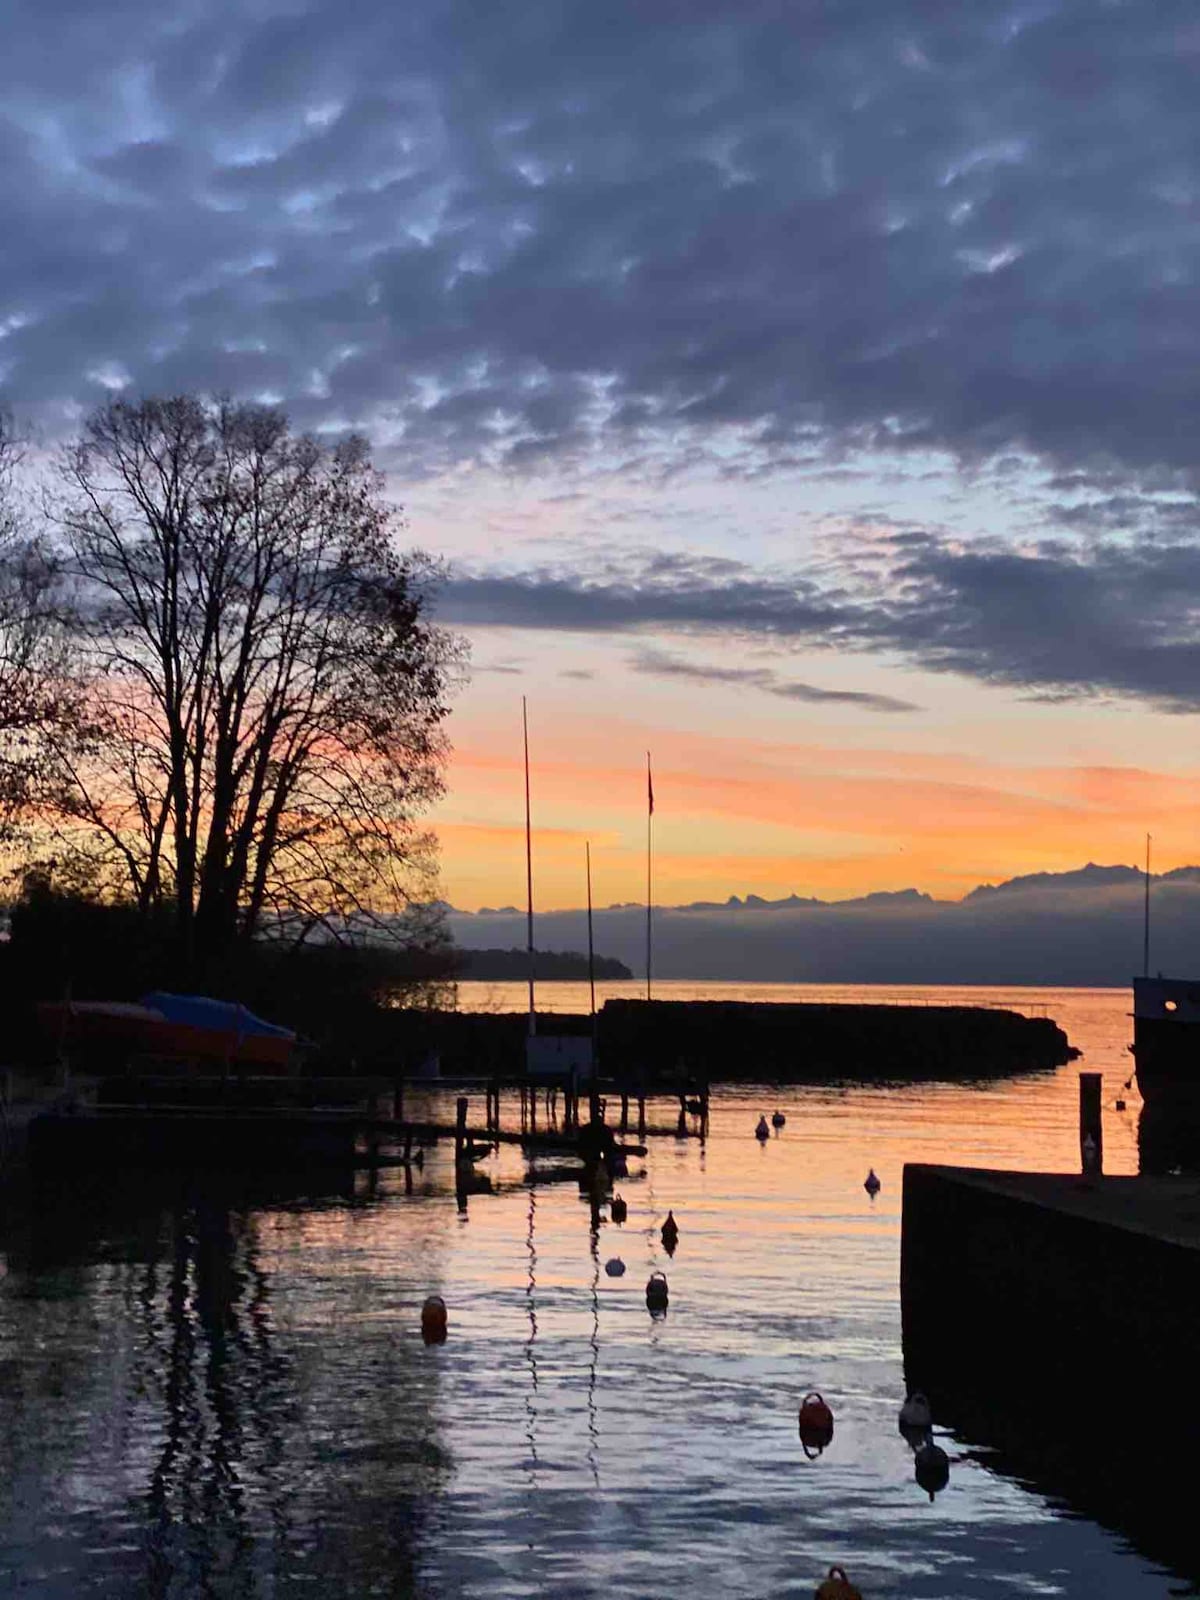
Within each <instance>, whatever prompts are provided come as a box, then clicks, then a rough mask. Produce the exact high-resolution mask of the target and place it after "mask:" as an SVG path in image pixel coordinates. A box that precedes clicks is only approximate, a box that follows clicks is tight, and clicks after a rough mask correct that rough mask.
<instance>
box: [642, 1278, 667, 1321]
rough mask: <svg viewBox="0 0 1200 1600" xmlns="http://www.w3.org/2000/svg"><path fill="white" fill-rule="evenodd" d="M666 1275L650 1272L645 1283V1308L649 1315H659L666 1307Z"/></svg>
mask: <svg viewBox="0 0 1200 1600" xmlns="http://www.w3.org/2000/svg"><path fill="white" fill-rule="evenodd" d="M667 1301H668V1294H667V1275H666V1273H665V1272H652V1273H651V1274H650V1277H649V1279H648V1280H647V1283H646V1309H647V1310H648V1311H649V1312H650V1314H651V1316H654V1315H656V1314H657V1315H661V1314H662V1313H663V1312H665V1311H666V1309H667Z"/></svg>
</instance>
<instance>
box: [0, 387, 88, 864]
mask: <svg viewBox="0 0 1200 1600" xmlns="http://www.w3.org/2000/svg"><path fill="white" fill-rule="evenodd" d="M21 462H22V447H21V443H20V441H19V439H18V437H17V435H16V432H15V430H14V428H13V425H12V422H11V420H10V419H9V418H8V417H6V416H5V415H4V414H3V413H0V836H3V838H4V839H5V841H6V843H11V840H12V835H13V829H14V823H15V820H16V819H17V818H18V817H20V816H21V814H22V813H23V812H24V811H25V810H26V809H27V805H28V800H29V796H30V792H31V788H32V786H33V784H34V781H35V778H36V776H37V775H38V774H39V773H42V772H44V766H43V758H44V755H45V750H44V746H43V741H42V737H41V735H42V731H43V730H44V729H45V728H46V727H47V726H49V725H51V724H53V723H59V724H62V725H64V726H65V725H66V723H67V722H69V721H70V720H72V719H71V715H70V709H71V706H70V699H69V692H68V691H69V675H68V673H67V672H66V670H65V656H64V636H63V634H62V632H61V630H60V628H59V626H58V606H57V600H58V593H57V591H58V583H59V576H60V575H59V569H58V564H57V563H56V561H55V560H54V558H53V556H52V555H51V552H50V550H49V547H48V545H47V544H46V542H45V540H44V539H43V538H41V537H39V536H38V534H37V533H36V532H34V531H32V530H31V529H30V527H29V526H28V522H27V519H26V517H25V516H24V515H23V514H22V513H23V507H22V505H21V503H20V497H19V493H18V482H17V479H18V472H19V469H20V466H21Z"/></svg>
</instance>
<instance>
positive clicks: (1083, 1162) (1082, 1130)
mask: <svg viewBox="0 0 1200 1600" xmlns="http://www.w3.org/2000/svg"><path fill="white" fill-rule="evenodd" d="M1102 1087H1103V1079H1102V1078H1101V1076H1100V1074H1099V1073H1098V1072H1081V1073H1080V1074H1079V1160H1080V1168H1081V1170H1082V1172H1083V1174H1084V1176H1085V1177H1099V1176H1100V1174H1101V1173H1102V1172H1103V1171H1104V1129H1103V1126H1102V1124H1101V1118H1100V1092H1101V1089H1102Z"/></svg>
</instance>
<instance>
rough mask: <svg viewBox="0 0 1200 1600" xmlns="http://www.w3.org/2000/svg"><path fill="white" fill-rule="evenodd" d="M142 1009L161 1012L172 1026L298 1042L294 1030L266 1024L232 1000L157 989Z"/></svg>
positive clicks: (142, 999) (243, 1036)
mask: <svg viewBox="0 0 1200 1600" xmlns="http://www.w3.org/2000/svg"><path fill="white" fill-rule="evenodd" d="M140 1003H141V1004H142V1005H144V1006H150V1007H152V1009H153V1010H155V1011H161V1012H162V1014H163V1016H164V1017H166V1019H167V1021H168V1022H181V1023H183V1024H184V1025H185V1026H186V1027H189V1028H212V1029H213V1030H214V1031H215V1032H217V1033H236V1034H237V1035H238V1036H239V1037H240V1038H243V1039H246V1038H249V1037H251V1036H252V1035H255V1034H258V1035H263V1034H265V1035H266V1036H267V1037H268V1038H271V1039H294V1038H295V1037H296V1035H295V1034H294V1033H293V1032H292V1030H291V1029H290V1028H279V1027H276V1025H275V1024H274V1023H273V1022H264V1021H263V1019H262V1018H261V1017H256V1016H255V1015H254V1013H253V1011H247V1010H246V1007H245V1006H239V1005H236V1004H235V1003H234V1002H233V1001H231V1000H209V999H207V998H206V997H205V996H204V995H199V994H167V993H166V992H165V991H164V990H162V989H154V990H152V991H151V993H150V994H144V995H143V996H142V998H141V1002H140Z"/></svg>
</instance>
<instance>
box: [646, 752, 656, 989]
mask: <svg viewBox="0 0 1200 1600" xmlns="http://www.w3.org/2000/svg"><path fill="white" fill-rule="evenodd" d="M653 817H654V779H653V778H652V777H651V776H650V752H649V750H647V751H646V999H647V1000H649V998H650V973H651V970H652V962H651V951H652V943H651V911H650V906H651V896H650V830H651V823H652V819H653Z"/></svg>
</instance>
